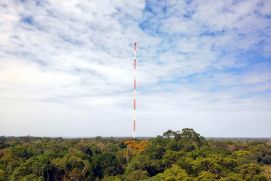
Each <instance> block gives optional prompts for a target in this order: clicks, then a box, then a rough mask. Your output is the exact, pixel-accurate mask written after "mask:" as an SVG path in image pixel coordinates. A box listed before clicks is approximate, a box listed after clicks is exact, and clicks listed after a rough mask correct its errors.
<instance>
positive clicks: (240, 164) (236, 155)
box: [0, 128, 271, 181]
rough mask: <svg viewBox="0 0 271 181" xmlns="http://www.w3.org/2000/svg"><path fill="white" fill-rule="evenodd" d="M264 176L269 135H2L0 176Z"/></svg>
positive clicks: (207, 179)
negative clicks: (262, 137) (220, 137)
mask: <svg viewBox="0 0 271 181" xmlns="http://www.w3.org/2000/svg"><path fill="white" fill-rule="evenodd" d="M6 180H12V181H20V180H22V181H29V180H31V181H32V180H33V181H58V180H60V181H61V180H63V181H67V180H73V181H84V180H90V181H92V180H93V181H98V180H102V181H138V180H145V181H164V180H166V181H175V180H176V181H179V180H185V181H190V180H191V181H192V180H198V181H212V180H220V181H239V180H240V181H241V180H248V181H268V180H271V142H270V140H229V139H225V140H217V139H216V140H214V139H210V140H206V139H205V138H204V137H202V136H200V135H199V134H198V133H196V132H195V131H194V130H193V129H189V128H185V129H183V130H182V131H171V130H168V131H167V132H165V133H164V134H162V135H161V136H157V137H156V138H151V139H116V138H102V137H97V138H89V139H63V138H36V137H19V138H16V137H0V181H6Z"/></svg>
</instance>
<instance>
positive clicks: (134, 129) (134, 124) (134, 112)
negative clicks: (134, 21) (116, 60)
mask: <svg viewBox="0 0 271 181" xmlns="http://www.w3.org/2000/svg"><path fill="white" fill-rule="evenodd" d="M133 137H134V138H135V137H136V42H135V43H134V110H133Z"/></svg>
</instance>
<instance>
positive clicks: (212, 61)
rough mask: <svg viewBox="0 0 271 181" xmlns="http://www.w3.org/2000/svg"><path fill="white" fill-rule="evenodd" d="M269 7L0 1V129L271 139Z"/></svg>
mask: <svg viewBox="0 0 271 181" xmlns="http://www.w3.org/2000/svg"><path fill="white" fill-rule="evenodd" d="M270 12H271V2H269V1H264V0H250V1H248V0H246V1H233V0H232V1H231V0H229V1H211V0H210V1H204V2H201V1H170V2H169V1H157V0H147V1H143V0H140V1H120V0H116V1H110V0H102V1H99V2H98V1H87V0H86V1H83V0H82V1H77V0H69V1H66V0H60V1H52V0H48V1H39V0H35V1H22V0H21V1H15V0H14V1H5V0H4V1H2V2H1V3H0V108H1V109H0V124H1V126H0V134H3V135H28V134H30V135H36V136H97V135H102V136H129V135H131V127H132V126H131V125H132V120H131V118H132V116H131V115H132V110H131V108H132V86H133V80H132V79H133V77H132V59H133V47H132V44H133V42H135V41H136V42H137V43H138V69H137V71H138V72H137V82H138V89H137V100H138V111H137V118H138V125H137V126H138V133H137V134H138V135H140V136H154V135H157V134H161V133H162V132H163V131H165V130H167V129H174V130H176V129H182V128H183V127H193V128H194V129H195V130H196V131H199V132H200V133H202V134H203V135H204V136H257V137H262V136H263V137H270V136H271V134H270V133H271V129H270V127H271V122H270V121H271V112H270V110H271V73H270V72H271V62H270V61H271V48H270V47H271V41H270V37H271V13H270Z"/></svg>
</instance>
